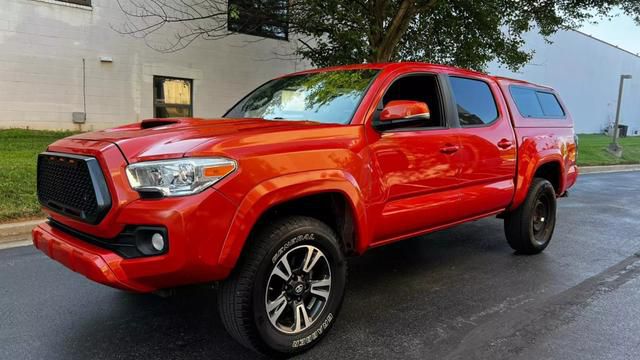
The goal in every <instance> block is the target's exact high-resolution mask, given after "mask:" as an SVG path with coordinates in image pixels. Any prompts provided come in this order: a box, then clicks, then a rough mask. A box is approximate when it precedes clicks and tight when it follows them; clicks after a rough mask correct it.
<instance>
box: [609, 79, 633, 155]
mask: <svg viewBox="0 0 640 360" xmlns="http://www.w3.org/2000/svg"><path fill="white" fill-rule="evenodd" d="M631 78H632V76H631V75H620V88H619V90H618V107H617V109H616V122H615V124H614V125H613V139H612V141H611V144H609V148H608V149H607V150H609V152H610V153H612V154H613V155H614V156H616V157H622V146H620V145H619V144H618V131H619V129H618V126H619V125H620V107H621V105H622V94H623V91H624V81H625V80H627V79H631Z"/></svg>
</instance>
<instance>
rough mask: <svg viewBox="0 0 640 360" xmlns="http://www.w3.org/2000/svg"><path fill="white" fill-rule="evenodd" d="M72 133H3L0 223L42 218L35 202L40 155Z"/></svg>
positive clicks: (9, 131)
mask: <svg viewBox="0 0 640 360" xmlns="http://www.w3.org/2000/svg"><path fill="white" fill-rule="evenodd" d="M71 134H73V133H71V132H54V131H34V130H22V129H9V130H0V222H7V221H10V220H15V219H20V218H28V217H34V216H38V215H40V214H41V212H40V207H39V205H38V201H37V199H36V159H37V155H38V153H40V152H41V151H44V150H45V149H46V147H47V145H49V144H51V143H52V142H54V141H56V140H57V139H60V138H63V137H65V136H69V135H71Z"/></svg>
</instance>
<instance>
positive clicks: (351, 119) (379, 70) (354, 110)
mask: <svg viewBox="0 0 640 360" xmlns="http://www.w3.org/2000/svg"><path fill="white" fill-rule="evenodd" d="M360 70H371V71H375V74H374V75H373V76H372V77H371V80H369V83H368V84H367V86H366V87H365V88H364V89H363V90H362V96H361V97H360V100H359V101H358V104H357V105H356V106H355V107H354V109H353V112H352V113H351V116H349V121H347V122H344V123H332V124H335V125H351V123H352V122H353V117H354V116H355V115H356V113H357V112H358V109H360V106H361V105H362V101H364V98H365V97H366V96H367V93H368V92H369V90H370V89H371V86H372V85H373V82H374V81H375V80H376V79H377V78H378V76H379V75H380V73H381V72H382V71H381V69H345V70H327V71H310V72H307V73H294V74H289V75H285V76H281V77H278V78H275V79H271V80H268V81H265V82H264V83H262V84H260V85H259V86H258V87H256V88H255V89H253V90H252V91H250V92H249V93H248V94H246V95H245V96H243V97H242V98H241V99H240V100H238V101H237V102H236V103H235V104H233V105H232V106H231V107H230V108H229V109H227V111H225V113H224V115H222V117H223V118H228V117H227V115H229V113H230V112H231V111H232V110H233V109H235V108H236V106H238V105H239V104H240V103H241V102H243V101H244V100H245V99H246V98H248V97H249V96H251V95H253V94H254V93H255V92H256V91H258V90H259V89H261V88H262V87H264V86H265V85H267V84H269V83H272V82H274V81H278V80H281V79H285V78H288V77H293V76H304V75H310V74H316V73H326V72H340V71H360ZM261 119H263V120H266V121H277V120H275V119H273V120H272V119H265V118H261ZM278 120H281V121H313V120H310V119H301V120H294V119H278ZM313 122H318V121H313Z"/></svg>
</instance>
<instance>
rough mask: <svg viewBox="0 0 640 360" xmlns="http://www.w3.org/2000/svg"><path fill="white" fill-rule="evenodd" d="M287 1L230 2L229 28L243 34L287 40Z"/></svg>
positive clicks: (234, 0)
mask: <svg viewBox="0 0 640 360" xmlns="http://www.w3.org/2000/svg"><path fill="white" fill-rule="evenodd" d="M288 6H289V3H288V1H287V0H257V1H249V0H229V9H228V14H227V27H228V29H229V30H230V31H234V32H239V33H243V34H249V35H255V36H262V37H268V38H274V39H281V40H287V39H288V38H289V23H288V21H287V10H288Z"/></svg>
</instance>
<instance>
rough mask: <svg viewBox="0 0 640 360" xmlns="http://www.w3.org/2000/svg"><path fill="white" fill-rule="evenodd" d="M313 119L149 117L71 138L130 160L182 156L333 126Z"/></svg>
mask: <svg viewBox="0 0 640 360" xmlns="http://www.w3.org/2000/svg"><path fill="white" fill-rule="evenodd" d="M335 126H340V125H337V124H321V123H317V122H313V121H274V120H264V119H253V118H245V119H227V118H224V119H194V118H171V119H148V120H143V121H142V122H139V123H134V124H129V125H124V126H120V127H116V128H112V129H107V130H101V131H95V132H89V133H82V134H78V135H74V136H72V137H71V139H77V140H94V141H107V142H111V143H114V144H116V145H117V146H118V147H119V148H120V150H121V151H122V153H123V154H124V155H125V157H126V158H127V160H128V161H129V162H131V163H133V162H138V161H144V160H158V159H169V158H177V157H182V156H184V154H185V153H187V152H189V151H190V150H191V149H194V148H196V147H198V146H199V145H202V144H204V143H206V142H207V143H212V142H213V143H215V142H220V141H222V140H226V139H229V138H235V137H241V136H249V135H255V134H260V133H267V132H276V131H286V130H301V129H304V128H308V127H335Z"/></svg>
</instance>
